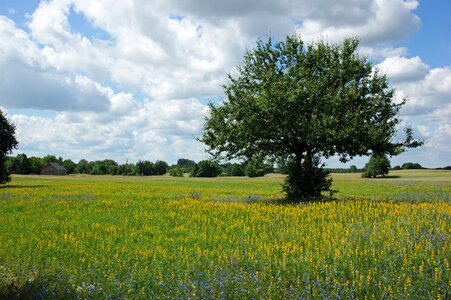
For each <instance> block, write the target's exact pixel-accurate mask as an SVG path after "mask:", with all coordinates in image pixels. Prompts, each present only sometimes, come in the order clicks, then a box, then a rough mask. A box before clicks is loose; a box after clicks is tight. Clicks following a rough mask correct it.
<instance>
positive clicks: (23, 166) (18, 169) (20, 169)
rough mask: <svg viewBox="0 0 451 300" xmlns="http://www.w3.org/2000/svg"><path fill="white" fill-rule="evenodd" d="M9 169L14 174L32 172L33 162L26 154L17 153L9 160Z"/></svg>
mask: <svg viewBox="0 0 451 300" xmlns="http://www.w3.org/2000/svg"><path fill="white" fill-rule="evenodd" d="M7 168H8V170H9V172H10V173H12V174H30V173H31V163H30V160H29V159H28V157H27V155H26V154H23V153H21V154H17V156H16V157H11V158H10V159H9V161H8V166H7Z"/></svg>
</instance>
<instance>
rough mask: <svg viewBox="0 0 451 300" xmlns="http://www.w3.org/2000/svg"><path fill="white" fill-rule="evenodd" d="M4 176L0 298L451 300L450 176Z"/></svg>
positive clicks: (408, 173)
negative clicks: (309, 191)
mask: <svg viewBox="0 0 451 300" xmlns="http://www.w3.org/2000/svg"><path fill="white" fill-rule="evenodd" d="M390 175H394V176H392V177H390V178H385V179H362V178H360V175H359V174H334V175H333V177H334V184H333V188H334V189H335V190H338V193H337V194H336V198H337V199H336V200H333V201H328V202H321V203H320V202H316V203H310V204H298V205H293V204H291V205H287V204H281V203H280V202H281V201H280V199H281V197H282V195H281V183H282V182H283V177H282V176H280V175H270V176H265V177H264V178H256V179H249V178H234V177H224V178H215V179H200V178H170V177H166V176H161V177H146V178H144V177H139V178H126V177H102V176H85V177H77V176H66V177H60V178H57V177H43V176H22V177H14V178H13V181H12V182H11V183H9V184H8V185H6V186H2V187H0V298H13V299H14V298H20V299H22V298H32V299H41V298H43V299H54V298H75V299H88V298H92V299H124V298H129V299H149V298H151V299H154V298H167V299H190V298H196V299H197V298H204V299H221V298H224V299H252V298H255V299H270V298H271V299H300V298H302V299H349V298H356V299H364V298H368V299H371V298H375V299H380V298H384V297H386V298H389V299H402V298H406V299H411V298H416V299H431V298H434V299H450V298H451V292H450V289H451V270H450V260H451V243H450V238H451V226H450V225H451V224H450V223H451V222H450V221H451V172H450V171H425V170H422V171H398V172H391V173H390Z"/></svg>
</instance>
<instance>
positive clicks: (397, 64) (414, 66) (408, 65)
mask: <svg viewBox="0 0 451 300" xmlns="http://www.w3.org/2000/svg"><path fill="white" fill-rule="evenodd" d="M376 67H377V68H379V69H380V70H381V71H382V72H384V73H385V74H387V76H388V77H389V78H390V80H391V81H392V82H393V83H397V82H405V81H414V80H419V79H423V78H424V77H425V76H426V75H427V74H428V73H429V69H428V66H426V65H425V64H424V63H423V62H422V61H421V59H420V58H419V57H418V56H416V57H413V58H406V57H400V56H393V57H388V58H386V59H385V60H384V61H383V62H382V63H380V64H378V65H377V66H376Z"/></svg>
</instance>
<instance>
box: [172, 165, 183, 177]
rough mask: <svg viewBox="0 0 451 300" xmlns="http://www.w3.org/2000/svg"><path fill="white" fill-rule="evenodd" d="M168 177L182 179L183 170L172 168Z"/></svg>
mask: <svg viewBox="0 0 451 300" xmlns="http://www.w3.org/2000/svg"><path fill="white" fill-rule="evenodd" d="M169 175H171V176H172V177H183V169H182V168H181V167H172V168H170V169H169Z"/></svg>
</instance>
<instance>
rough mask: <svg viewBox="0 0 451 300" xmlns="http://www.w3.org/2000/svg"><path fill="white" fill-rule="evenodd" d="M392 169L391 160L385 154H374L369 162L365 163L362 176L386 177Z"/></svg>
mask: <svg viewBox="0 0 451 300" xmlns="http://www.w3.org/2000/svg"><path fill="white" fill-rule="evenodd" d="M389 169H390V160H389V159H388V158H387V156H386V155H385V154H373V155H372V156H371V158H370V160H369V162H368V163H367V164H366V165H365V168H364V172H363V173H362V177H364V178H375V177H377V176H382V177H385V176H386V175H388V171H389Z"/></svg>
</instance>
